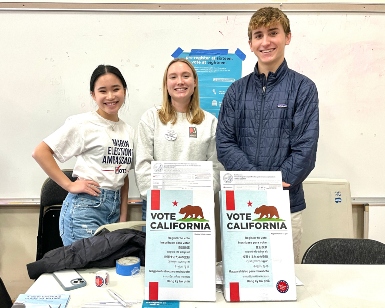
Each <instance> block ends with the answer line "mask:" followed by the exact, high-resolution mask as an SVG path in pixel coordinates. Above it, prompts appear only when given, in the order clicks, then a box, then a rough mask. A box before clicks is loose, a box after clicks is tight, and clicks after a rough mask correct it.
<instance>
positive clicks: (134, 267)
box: [116, 257, 140, 276]
mask: <svg viewBox="0 0 385 308" xmlns="http://www.w3.org/2000/svg"><path fill="white" fill-rule="evenodd" d="M139 272H140V259H139V258H137V257H124V258H120V259H118V260H116V273H117V274H118V275H121V276H132V275H135V274H138V273H139Z"/></svg>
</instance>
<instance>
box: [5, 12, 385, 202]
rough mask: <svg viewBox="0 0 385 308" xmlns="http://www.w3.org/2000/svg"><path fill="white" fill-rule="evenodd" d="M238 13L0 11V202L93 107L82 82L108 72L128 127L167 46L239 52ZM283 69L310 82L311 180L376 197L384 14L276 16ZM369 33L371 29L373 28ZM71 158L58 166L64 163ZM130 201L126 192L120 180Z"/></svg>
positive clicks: (242, 38) (157, 76) (26, 190)
mask: <svg viewBox="0 0 385 308" xmlns="http://www.w3.org/2000/svg"><path fill="white" fill-rule="evenodd" d="M250 16H251V13H250V12H233V13H229V12H169V13H167V14H165V13H164V12H72V11H71V12H69V11H0V28H1V29H2V31H0V42H1V48H0V59H1V63H2V64H1V70H2V71H1V77H0V78H1V79H0V81H1V83H0V84H1V89H2V91H1V94H2V95H1V96H0V106H1V116H0V117H1V121H0V127H1V132H2V146H1V149H0V158H1V159H0V171H1V175H2V179H3V180H2V184H1V185H0V198H36V197H39V194H40V187H41V184H42V183H43V181H44V179H45V178H46V175H45V173H44V172H43V171H42V170H41V169H40V167H39V166H38V164H37V163H36V162H35V161H34V160H33V158H32V157H31V153H32V150H33V148H34V147H35V146H36V145H37V144H38V143H39V142H40V141H41V140H42V139H43V138H44V137H46V136H47V135H48V134H50V133H51V132H52V131H54V130H55V129H57V128H58V127H59V126H60V125H61V124H62V123H63V122H64V121H65V119H66V118H67V117H68V116H70V115H72V114H77V113H81V112H86V111H90V110H94V109H95V108H96V106H95V104H94V103H93V101H92V99H91V97H90V95H89V90H88V89H89V78H90V74H91V73H92V71H93V69H94V68H95V67H96V66H97V65H98V64H101V63H104V64H112V65H115V66H117V67H119V68H120V69H121V71H122V73H123V75H124V76H125V78H126V80H127V83H128V92H129V99H128V102H127V104H126V107H125V108H124V110H123V111H122V113H121V118H122V119H123V120H125V121H126V122H128V123H129V124H131V125H132V126H133V127H134V128H135V127H136V125H137V123H138V120H139V118H140V116H141V115H142V113H143V112H144V111H145V110H146V109H148V108H150V107H152V106H153V105H154V104H158V103H160V102H161V96H162V94H161V87H162V77H163V72H164V69H165V67H166V65H167V64H168V62H169V61H170V60H171V59H172V57H171V54H172V53H173V52H174V51H175V50H176V49H177V48H178V47H180V48H182V49H183V50H185V51H189V50H191V49H195V48H198V49H219V48H221V49H223V48H226V49H229V52H234V51H235V50H236V49H237V48H239V49H240V50H242V51H243V52H244V53H245V54H246V56H247V57H246V60H245V61H244V62H243V67H242V69H243V75H245V74H248V73H249V72H251V71H252V69H253V66H254V65H255V62H256V58H255V56H254V55H253V54H252V53H251V52H250V51H249V47H248V43H247V40H248V38H247V25H248V22H249V19H250ZM288 16H289V18H290V21H291V27H292V40H291V43H290V45H289V46H287V47H286V59H287V61H288V65H289V67H290V68H292V69H295V70H297V71H298V72H300V73H303V74H305V75H307V76H308V77H310V78H311V79H312V80H313V81H314V82H315V83H316V85H317V87H318V91H319V98H320V129H321V131H320V140H319V147H318V153H317V162H316V168H315V169H314V171H313V172H312V173H311V175H310V176H311V177H321V178H322V177H326V178H342V179H346V180H347V181H349V182H350V184H351V192H352V196H353V197H382V196H384V195H385V181H383V174H385V164H383V163H382V157H383V152H384V140H385V124H384V122H385V121H384V119H383V118H384V117H383V110H384V99H383V92H384V90H385V65H384V64H385V34H384V32H383V31H382V30H381V29H383V28H384V27H385V14H382V13H381V14H376V13H371V14H369V13H328V12H322V13H319V12H318V13H317V12H291V13H288ZM380 30H381V31H380ZM73 163H74V162H73V161H70V162H67V163H66V164H61V165H60V166H61V167H63V168H71V167H72V166H73ZM131 179H132V180H131V188H130V194H129V195H130V197H138V196H139V194H138V191H137V188H136V187H135V185H134V181H133V177H132V175H131Z"/></svg>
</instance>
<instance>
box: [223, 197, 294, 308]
mask: <svg viewBox="0 0 385 308" xmlns="http://www.w3.org/2000/svg"><path fill="white" fill-rule="evenodd" d="M220 193H221V194H220V204H221V232H222V256H223V269H222V270H223V278H224V295H225V299H226V301H235V302H236V301H286V300H295V299H296V281H295V272H294V254H293V241H292V231H291V216H290V200H289V192H288V191H284V190H265V191H257V190H252V191H250V190H235V191H233V190H228V191H221V192H220Z"/></svg>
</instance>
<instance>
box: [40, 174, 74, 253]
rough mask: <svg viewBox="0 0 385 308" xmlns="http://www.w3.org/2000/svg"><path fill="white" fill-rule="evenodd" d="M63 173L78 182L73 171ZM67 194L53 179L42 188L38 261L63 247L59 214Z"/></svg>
mask: <svg viewBox="0 0 385 308" xmlns="http://www.w3.org/2000/svg"><path fill="white" fill-rule="evenodd" d="M62 171H63V172H64V174H65V175H66V176H67V177H68V178H69V179H70V180H72V181H76V178H74V177H72V170H70V169H65V170H62ZM67 194H68V192H67V191H66V190H65V189H63V188H61V187H60V186H59V185H58V184H56V182H54V181H53V180H52V179H51V178H47V179H46V180H45V181H44V183H43V185H42V187H41V192H40V213H39V227H38V233H37V248H36V261H37V260H40V259H41V258H42V257H43V255H44V254H45V253H46V252H47V251H50V250H52V249H55V248H58V247H61V246H63V242H62V240H61V238H60V234H59V214H60V208H61V205H62V204H63V201H64V199H65V198H66V196H67Z"/></svg>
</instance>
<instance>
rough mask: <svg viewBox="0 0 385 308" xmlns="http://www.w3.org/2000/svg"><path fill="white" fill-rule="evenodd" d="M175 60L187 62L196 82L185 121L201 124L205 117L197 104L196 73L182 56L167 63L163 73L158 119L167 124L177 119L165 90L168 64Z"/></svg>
mask: <svg viewBox="0 0 385 308" xmlns="http://www.w3.org/2000/svg"><path fill="white" fill-rule="evenodd" d="M176 62H183V63H185V64H187V65H188V66H189V67H190V69H191V71H192V73H193V77H194V80H195V82H196V86H195V89H194V93H193V94H192V95H191V100H190V104H189V112H187V121H189V122H190V123H191V124H201V123H202V121H203V120H204V118H205V114H204V112H203V110H202V108H201V107H200V106H199V91H198V74H197V72H196V70H195V68H194V66H193V65H192V64H191V63H190V62H189V61H188V60H186V59H183V58H175V59H174V60H172V61H171V62H170V63H169V64H168V65H167V68H166V70H165V71H164V75H163V102H162V108H161V109H159V110H158V115H159V119H160V121H161V122H162V123H163V124H167V123H168V122H171V124H175V123H176V121H177V113H176V111H175V109H174V108H173V107H172V104H171V96H170V94H169V93H168V90H167V72H168V69H169V68H170V66H171V65H172V64H174V63H176Z"/></svg>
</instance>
